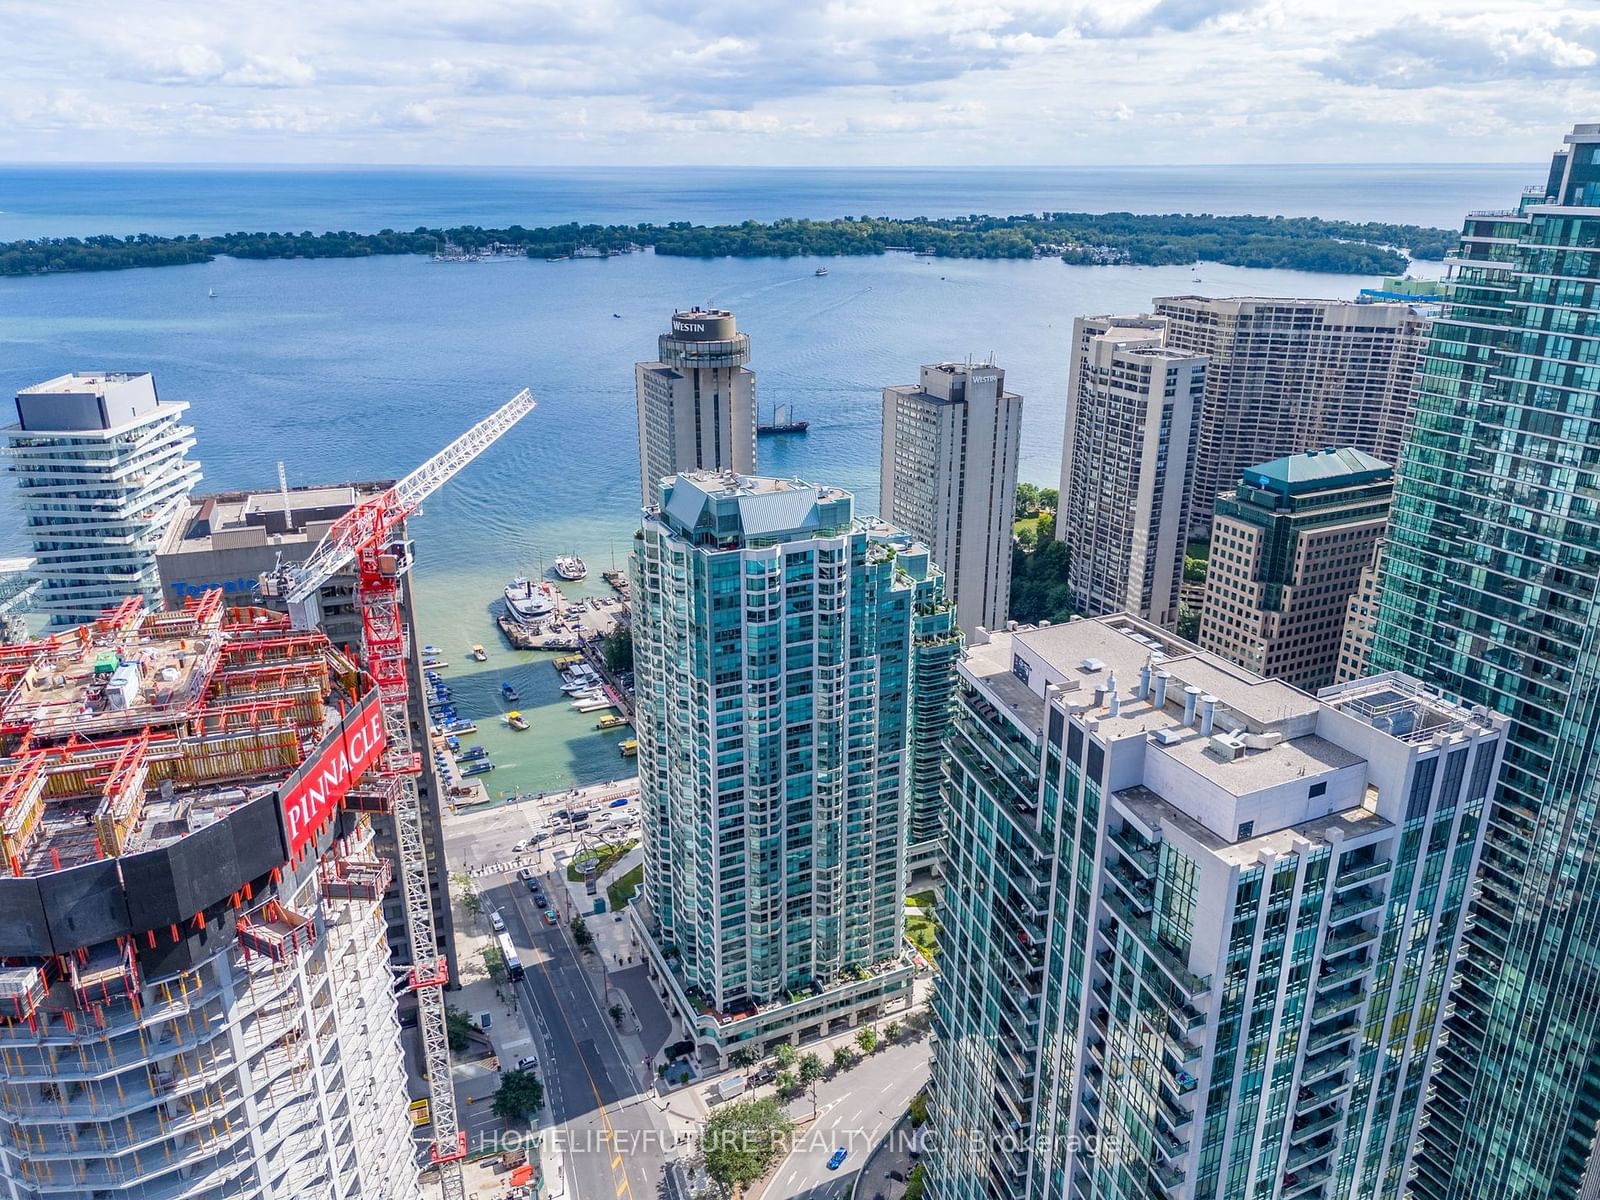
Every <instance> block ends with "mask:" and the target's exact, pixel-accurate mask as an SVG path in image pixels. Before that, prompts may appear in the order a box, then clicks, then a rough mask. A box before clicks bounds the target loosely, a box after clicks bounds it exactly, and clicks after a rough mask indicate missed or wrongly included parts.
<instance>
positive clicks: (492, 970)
mask: <svg viewBox="0 0 1600 1200" xmlns="http://www.w3.org/2000/svg"><path fill="white" fill-rule="evenodd" d="M478 954H479V955H480V956H481V957H482V958H483V967H484V970H486V971H488V972H489V978H490V979H492V980H493V981H494V982H495V983H501V982H503V981H504V979H505V977H506V956H505V955H504V954H501V953H500V947H499V946H485V947H484V948H483V949H482V950H479V951H478Z"/></svg>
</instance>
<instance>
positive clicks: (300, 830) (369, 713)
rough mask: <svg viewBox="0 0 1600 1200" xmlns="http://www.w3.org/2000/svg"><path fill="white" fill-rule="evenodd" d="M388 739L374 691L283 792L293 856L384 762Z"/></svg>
mask: <svg viewBox="0 0 1600 1200" xmlns="http://www.w3.org/2000/svg"><path fill="white" fill-rule="evenodd" d="M387 742H388V738H387V735H386V734H385V733H384V729H383V709H382V708H381V707H380V706H379V704H378V693H377V692H376V691H372V692H368V693H367V694H366V695H365V696H364V697H363V698H362V699H361V701H360V702H359V703H358V704H357V705H356V706H355V708H353V709H351V710H350V711H349V712H348V713H346V714H345V717H344V720H343V721H341V722H340V724H339V728H338V729H336V730H334V731H333V732H332V733H330V734H329V735H328V736H327V737H325V738H323V739H322V743H321V744H320V745H319V746H318V747H317V749H316V753H314V754H313V755H312V756H311V757H310V758H309V759H307V760H306V762H305V764H304V765H303V766H301V768H300V770H299V771H298V772H297V773H296V774H295V777H294V779H293V781H292V782H291V783H290V784H289V787H288V790H287V791H285V792H283V793H282V794H281V796H280V802H281V804H282V808H283V829H284V833H285V834H286V835H287V836H288V838H289V857H290V859H291V860H292V859H297V858H298V857H299V856H300V851H301V850H302V849H304V847H305V845H306V844H307V843H308V842H310V841H311V839H312V838H313V837H314V836H315V835H316V832H317V830H319V829H321V828H322V826H323V823H324V822H326V821H327V819H328V817H329V816H331V815H332V814H333V812H334V811H335V810H336V809H337V808H338V807H339V802H340V801H341V800H343V799H344V798H345V794H346V793H347V792H349V790H350V788H351V786H352V785H354V783H355V782H356V780H358V779H360V778H361V776H362V774H363V773H364V772H365V771H366V770H367V769H368V768H369V767H371V766H372V764H373V763H375V762H377V761H378V756H379V755H381V754H382V753H383V749H384V746H385V745H386V744H387Z"/></svg>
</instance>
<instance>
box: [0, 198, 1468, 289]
mask: <svg viewBox="0 0 1600 1200" xmlns="http://www.w3.org/2000/svg"><path fill="white" fill-rule="evenodd" d="M1455 242H1456V235H1455V234H1454V233H1452V232H1450V231H1449V230H1445V229H1429V228H1426V227H1424V226H1420V225H1391V224H1385V223H1382V222H1371V221H1369V222H1353V221H1328V220H1323V219H1321V218H1318V217H1251V216H1236V217H1218V216H1209V215H1205V214H1201V215H1187V214H1177V213H1173V214H1168V215H1164V216H1160V215H1141V214H1137V213H1099V214H1094V213H1064V212H1063V213H1055V212H1052V213H1045V214H1043V215H1042V216H1041V215H1036V214H1029V215H1026V216H1017V217H988V216H977V215H974V216H970V217H953V218H928V217H914V218H909V219H903V220H898V219H891V218H888V217H859V218H855V217H846V218H841V219H838V220H833V221H811V220H796V219H787V220H781V221H770V222H762V221H745V222H743V223H742V224H739V225H691V224H689V223H688V222H686V221H675V222H672V223H671V224H668V225H579V224H570V225H556V226H549V227H545V228H539V229H526V228H524V227H522V226H520V225H512V226H510V227H509V228H506V229H484V228H482V227H481V226H477V225H464V226H459V227H457V228H454V229H429V228H426V227H418V228H416V229H413V230H411V231H410V232H409V233H403V232H399V231H397V230H393V229H385V230H381V231H380V232H378V233H349V232H337V233H331V232H330V233H310V232H304V233H243V232H241V233H225V234H220V235H217V236H215V237H202V236H200V235H199V234H190V235H188V236H180V237H161V236H157V235H155V234H136V235H132V236H129V237H113V236H110V235H103V236H98V237H86V238H40V239H35V240H27V241H16V242H8V243H0V275H43V274H54V273H57V272H63V271H120V270H127V269H130V268H133V267H168V266H181V265H183V264H186V263H201V262H209V261H210V260H211V259H213V258H215V257H217V256H218V255H228V256H231V257H233V258H365V257H367V256H368V255H374V254H435V255H437V254H440V253H441V251H442V252H443V254H444V256H445V257H451V256H456V257H470V256H472V255H476V254H478V253H480V252H488V251H490V250H491V248H493V252H495V253H499V254H518V255H520V254H526V255H528V256H530V257H539V258H566V257H570V256H573V255H574V254H576V255H577V256H578V257H602V256H605V255H609V254H613V253H622V252H626V251H628V250H637V249H640V248H642V247H652V246H653V247H654V248H655V252H656V253H657V254H666V255H676V256H679V257H691V258H693V257H703V258H717V257H724V256H731V257H735V258H789V257H793V256H796V255H858V254H884V253H889V252H891V251H903V252H910V253H918V254H928V255H933V256H936V257H941V258H1037V257H1053V258H1060V259H1062V260H1063V261H1064V262H1068V263H1074V264H1119V263H1138V264H1143V265H1151V266H1157V265H1162V264H1168V263H1195V262H1202V261H1204V262H1218V263H1227V264H1229V265H1231V266H1239V267H1277V268H1285V269H1293V270H1300V271H1333V272H1339V273H1344V274H1352V275H1381V274H1392V273H1395V272H1398V271H1402V270H1404V268H1405V265H1406V256H1407V255H1408V254H1409V255H1410V257H1412V258H1420V259H1440V258H1443V257H1444V254H1445V251H1446V250H1448V249H1449V248H1451V247H1452V246H1454V245H1455Z"/></svg>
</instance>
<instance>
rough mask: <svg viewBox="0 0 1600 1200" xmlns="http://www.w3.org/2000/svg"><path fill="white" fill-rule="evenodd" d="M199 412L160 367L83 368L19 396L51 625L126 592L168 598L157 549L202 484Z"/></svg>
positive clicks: (27, 512)
mask: <svg viewBox="0 0 1600 1200" xmlns="http://www.w3.org/2000/svg"><path fill="white" fill-rule="evenodd" d="M188 408H189V406H188V405H187V404H181V403H171V402H167V401H163V400H161V399H160V398H158V397H157V395H156V384H155V379H154V378H153V377H152V376H151V375H150V373H149V372H148V371H140V372H135V373H126V372H119V371H74V372H73V373H72V374H70V375H61V376H58V377H57V378H55V379H51V380H49V381H48V382H45V383H40V384H36V385H34V386H33V387H27V388H23V389H22V390H21V391H20V392H18V393H17V423H16V424H15V425H12V426H9V427H7V429H6V431H5V433H6V443H7V444H6V455H7V457H8V458H9V459H10V460H11V471H12V473H13V475H14V476H15V479H16V486H17V493H16V500H17V505H18V507H19V508H21V510H22V513H23V515H24V517H25V518H26V520H27V526H28V536H29V537H30V538H31V539H32V540H33V555H34V558H35V559H36V563H35V566H34V572H35V573H36V574H37V575H38V576H39V577H40V578H41V579H42V580H43V586H42V587H41V588H40V590H39V592H38V594H37V596H36V597H35V599H34V601H33V607H34V608H36V609H38V610H39V611H41V612H45V613H48V614H49V615H50V619H51V623H52V624H56V625H71V624H77V623H79V622H86V621H92V620H94V619H95V618H96V617H97V616H99V615H100V613H101V612H102V611H104V610H105V609H107V608H115V607H116V606H117V605H118V604H119V603H120V602H121V600H122V599H123V597H124V596H129V595H138V596H143V597H144V598H145V599H146V600H149V601H152V602H153V601H154V600H155V599H156V598H157V597H158V596H159V595H160V593H161V583H160V580H159V579H158V578H157V576H156V561H155V559H156V547H157V546H158V545H159V544H160V542H161V538H162V535H164V534H165V533H166V531H167V527H168V526H169V525H170V524H171V523H172V521H173V518H174V517H176V516H177V513H178V510H179V509H180V508H181V507H182V506H183V499H184V497H185V496H187V495H188V494H189V492H190V491H192V490H193V489H194V485H195V484H196V483H198V482H199V480H200V464H199V463H197V462H190V461H189V460H188V458H187V457H186V455H187V454H188V452H189V450H190V449H191V448H193V446H194V430H193V429H191V428H190V427H189V426H187V425H185V424H183V423H182V417H183V414H184V413H185V412H186V411H188Z"/></svg>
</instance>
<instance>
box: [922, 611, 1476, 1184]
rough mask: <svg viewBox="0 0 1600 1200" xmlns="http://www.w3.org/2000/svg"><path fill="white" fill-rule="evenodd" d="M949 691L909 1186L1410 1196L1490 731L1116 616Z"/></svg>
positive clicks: (1036, 634) (1045, 641) (1035, 636)
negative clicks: (919, 1157)
mask: <svg viewBox="0 0 1600 1200" xmlns="http://www.w3.org/2000/svg"><path fill="white" fill-rule="evenodd" d="M958 692H959V704H958V707H957V715H956V718H955V720H954V722H953V723H952V725H951V731H950V735H949V739H948V741H949V748H950V758H949V763H950V767H949V770H950V812H949V816H948V820H949V828H948V831H947V834H946V839H947V846H948V854H947V867H946V879H945V884H944V888H943V890H942V892H941V900H940V912H939V916H940V925H941V933H940V945H941V952H940V958H939V973H938V976H937V978H936V979H935V981H934V995H933V1016H934V1029H935V1032H936V1033H937V1035H938V1042H937V1045H936V1048H935V1053H934V1067H933V1071H934V1074H933V1086H932V1096H933V1105H932V1110H931V1111H932V1115H933V1126H932V1137H931V1139H930V1144H931V1146H932V1149H931V1150H930V1152H929V1168H928V1170H929V1184H928V1195H929V1196H930V1197H932V1198H933V1200H1100V1198H1107V1200H1110V1198H1115V1200H1150V1198H1156V1200H1248V1198H1254V1197H1261V1196H1268V1197H1273V1198H1274V1200H1307V1198H1309V1197H1319V1198H1326V1197H1335V1196H1336V1197H1342V1198H1347V1200H1355V1198H1360V1200H1391V1198H1394V1197H1397V1196H1399V1194H1400V1190H1401V1187H1402V1184H1403V1182H1404V1180H1405V1177H1406V1171H1407V1169H1408V1163H1409V1161H1410V1156H1411V1152H1412V1145H1413V1141H1414V1139H1413V1132H1414V1130H1415V1127H1416V1124H1417V1102H1418V1099H1419V1097H1420V1094H1421V1089H1422V1085H1423V1082H1424V1080H1425V1078H1426V1076H1427V1073H1428V1068H1429V1066H1430V1062H1431V1059H1432V1057H1433V1048H1434V1046H1435V1044H1436V1035H1437V1026H1438V1022H1439V1020H1440V1018H1441V1015H1442V1013H1443V1012H1444V1009H1445V1004H1444V996H1443V992H1444V983H1445V980H1446V978H1447V976H1448V974H1449V968H1450V964H1451V960H1452V957H1453V955H1454V953H1455V950H1456V947H1457V943H1458V935H1459V932H1460V929H1461V926H1462V914H1463V897H1464V895H1465V892H1466V888H1467V884H1468V880H1469V878H1470V875H1471V871H1472V866H1473V863H1474V861H1475V859H1476V857H1477V851H1478V847H1479V844H1480V840H1481V830H1482V815H1483V809H1484V805H1485V797H1486V795H1487V793H1488V790H1489V788H1490V786H1491V784H1492V781H1493V778H1494V773H1495V770H1496V769H1497V767H1498V764H1499V759H1500V753H1501V748H1502V746H1503V744H1504V736H1505V721H1504V719H1503V718H1501V717H1491V716H1490V715H1488V714H1487V713H1485V712H1483V711H1481V710H1477V711H1472V710H1468V709H1465V708H1462V707H1459V706H1457V705H1456V704H1454V703H1452V702H1449V701H1447V700H1445V699H1443V698H1441V697H1439V696H1438V695H1436V694H1434V693H1433V692H1431V691H1430V690H1429V689H1427V688H1425V687H1424V686H1423V685H1421V684H1419V683H1418V682H1417V681H1416V680H1415V679H1412V678H1410V677H1409V676H1406V675H1403V674H1399V673H1395V674H1388V675H1381V676H1376V677H1373V678H1370V679H1365V680H1361V681H1358V682H1356V683H1353V684H1349V685H1347V686H1345V687H1343V688H1338V689H1329V690H1328V691H1326V692H1324V693H1323V696H1322V698H1321V699H1313V698H1312V697H1311V696H1308V695H1306V694H1305V693H1303V692H1299V691H1297V690H1295V689H1294V688H1291V687H1289V686H1288V685H1287V684H1284V683H1280V682H1278V681H1276V680H1268V679H1262V678H1261V677H1259V676H1257V675H1255V674H1253V673H1251V672H1249V671H1247V670H1245V669H1244V668H1242V667H1239V666H1237V665H1235V664H1233V663H1229V662H1227V661H1226V660H1224V659H1221V658H1218V657H1216V656H1215V655H1212V654H1209V653H1207V652H1205V651H1202V650H1197V649H1195V648H1194V647H1193V646H1190V645H1189V644H1188V643H1185V642H1181V641H1178V640H1177V639H1175V638H1172V637H1170V636H1169V635H1167V634H1166V633H1164V632H1163V631H1162V630H1160V629H1158V628H1157V627H1155V626H1153V625H1149V624H1146V623H1144V622H1141V621H1137V620H1135V619H1133V618H1131V617H1125V616H1113V617H1103V618H1098V619H1093V620H1083V619H1079V620H1074V621H1069V622H1067V623H1065V624H1060V625H1054V626H1051V627H1048V628H1040V629H1026V630H1019V631H1017V632H1015V633H1004V634H995V635H993V636H992V637H991V638H990V639H989V641H988V642H987V643H984V644H979V645H974V646H971V647H969V648H968V652H967V656H966V658H965V660H964V661H963V663H962V666H961V670H960V682H959V684H958ZM1424 839H1425V845H1426V848H1424ZM1484 1194H1487V1193H1484Z"/></svg>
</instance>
